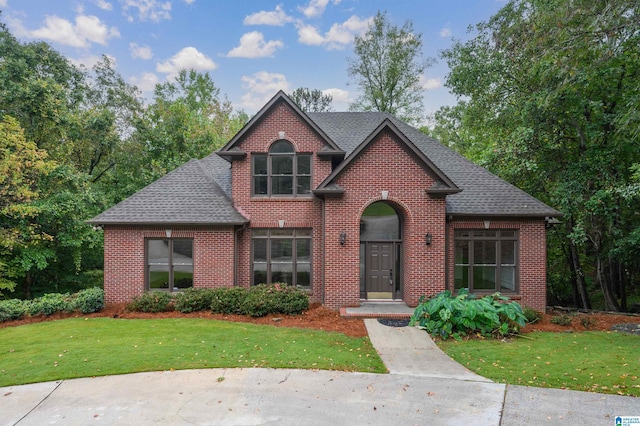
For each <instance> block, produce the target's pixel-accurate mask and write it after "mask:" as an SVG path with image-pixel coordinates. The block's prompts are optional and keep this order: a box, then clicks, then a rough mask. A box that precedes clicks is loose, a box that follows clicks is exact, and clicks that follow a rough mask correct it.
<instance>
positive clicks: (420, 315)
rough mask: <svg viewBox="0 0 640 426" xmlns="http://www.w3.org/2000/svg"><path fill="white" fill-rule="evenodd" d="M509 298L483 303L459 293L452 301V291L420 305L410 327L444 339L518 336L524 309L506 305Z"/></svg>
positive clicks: (462, 291) (423, 300) (496, 295)
mask: <svg viewBox="0 0 640 426" xmlns="http://www.w3.org/2000/svg"><path fill="white" fill-rule="evenodd" d="M508 300H509V299H508V298H507V297H504V296H501V295H500V293H494V294H492V295H490V296H485V297H483V298H481V299H477V298H475V297H474V296H473V295H470V294H469V290H468V289H460V290H459V291H458V295H457V296H456V297H453V296H452V294H451V292H450V291H449V290H446V291H443V292H441V293H439V294H437V295H436V296H434V297H432V298H430V299H426V298H425V297H424V296H422V297H421V298H420V302H419V304H418V306H417V307H416V309H415V311H414V313H413V315H412V316H411V321H410V325H415V324H416V323H417V324H418V326H419V327H420V328H422V329H425V330H427V332H428V333H429V334H433V335H439V336H441V337H442V338H443V339H447V338H448V337H449V336H453V337H454V338H456V339H458V338H460V336H461V335H466V334H470V333H476V334H479V335H481V336H485V337H490V336H499V337H502V336H506V335H509V334H513V333H517V332H518V331H519V327H521V326H524V325H525V322H526V318H525V316H524V313H523V312H522V307H521V306H520V305H519V304H518V303H516V302H507V301H508Z"/></svg>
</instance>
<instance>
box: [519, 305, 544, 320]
mask: <svg viewBox="0 0 640 426" xmlns="http://www.w3.org/2000/svg"><path fill="white" fill-rule="evenodd" d="M523 313H524V316H525V318H526V319H527V324H533V323H534V322H537V321H540V319H541V318H542V314H541V313H540V312H538V311H536V310H535V309H531V308H525V309H524V311H523Z"/></svg>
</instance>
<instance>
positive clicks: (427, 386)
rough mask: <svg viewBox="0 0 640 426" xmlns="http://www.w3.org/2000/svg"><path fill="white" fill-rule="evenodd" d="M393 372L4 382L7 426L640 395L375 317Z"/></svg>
mask: <svg viewBox="0 0 640 426" xmlns="http://www.w3.org/2000/svg"><path fill="white" fill-rule="evenodd" d="M365 324H366V325H367V329H368V330H369V336H370V338H371V341H372V343H373V344H374V346H375V347H376V349H377V350H378V352H379V353H380V355H381V357H382V358H383V360H384V361H385V364H386V365H387V367H388V368H389V371H390V374H366V373H346V372H333V371H309V370H276V369H210V370H187V371H166V372H153V373H138V374H129V375H122V376H107V377H98V378H86V379H74V380H64V381H57V382H48V383H38V384H32V385H22V386H12V387H5V388H0V425H15V424H17V425H38V426H40V425H45V424H61V425H87V424H105V425H106V424H108V425H120V424H121V425H131V424H136V425H148V424H163V425H167V424H168V425H187V424H198V425H264V424H274V425H275V424H278V425H326V424H334V425H343V424H349V425H361V424H363V425H364V424H369V425H386V426H388V425H424V424H433V425H447V424H450V425H461V424H462V425H465V424H466V425H522V424H550V425H551V424H553V425H555V424H567V425H572V426H573V425H607V424H611V425H615V420H614V418H615V417H616V416H638V417H640V399H639V398H633V397H621V396H615V395H603V394H596V393H587V392H574V391H563V390H558V389H539V388H527V387H521V386H507V385H504V384H499V383H493V382H491V381H489V380H487V379H485V378H484V377H480V376H477V375H476V374H474V373H472V372H470V371H468V370H467V369H466V368H464V367H462V366H461V365H460V364H457V363H455V362H454V361H452V360H451V359H450V358H449V357H447V356H446V355H445V354H444V353H443V352H442V351H440V350H439V349H438V348H437V346H436V345H435V344H434V343H433V342H432V341H431V339H430V338H429V337H428V335H427V334H426V333H424V332H423V331H420V330H417V329H415V328H407V327H403V328H394V327H386V326H384V325H381V324H380V323H378V322H377V321H376V320H366V321H365Z"/></svg>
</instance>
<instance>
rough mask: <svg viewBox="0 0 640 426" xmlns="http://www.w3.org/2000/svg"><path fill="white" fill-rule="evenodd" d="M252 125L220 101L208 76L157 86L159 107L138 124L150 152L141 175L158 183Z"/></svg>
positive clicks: (188, 74)
mask: <svg viewBox="0 0 640 426" xmlns="http://www.w3.org/2000/svg"><path fill="white" fill-rule="evenodd" d="M247 121H248V117H247V115H246V114H245V113H244V112H243V111H235V110H234V109H233V106H232V105H231V102H229V100H228V99H226V98H224V99H222V100H221V99H220V90H219V89H218V88H217V87H216V86H215V84H214V82H213V80H211V77H210V76H209V74H206V73H198V72H196V71H195V70H189V71H187V70H181V71H180V73H179V74H178V76H177V77H176V80H175V81H170V82H169V81H168V82H166V83H163V84H158V85H156V88H155V92H154V102H153V103H152V104H151V105H150V106H149V107H148V108H147V110H146V111H145V114H144V116H143V117H142V119H141V120H140V121H139V122H138V125H137V131H136V135H135V137H136V138H137V140H138V141H139V143H141V145H142V146H144V148H145V149H144V152H143V153H142V155H143V157H144V163H145V164H142V165H141V167H142V170H145V173H146V172H148V175H147V178H149V179H151V180H153V179H156V178H158V177H160V176H162V175H163V174H165V173H166V172H168V171H170V170H172V169H174V168H176V167H178V166H179V165H181V164H183V163H184V162H186V161H188V160H189V159H191V158H202V157H204V156H206V155H209V154H211V153H212V152H213V151H215V150H216V149H217V148H220V147H222V146H223V145H224V144H225V143H226V142H227V141H228V140H229V139H230V138H231V137H232V136H233V135H234V134H235V133H237V132H238V131H239V130H240V129H241V128H242V126H243V125H244V124H245V123H246V122H247ZM147 183H148V182H147Z"/></svg>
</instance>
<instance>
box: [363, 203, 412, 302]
mask: <svg viewBox="0 0 640 426" xmlns="http://www.w3.org/2000/svg"><path fill="white" fill-rule="evenodd" d="M360 298H361V299H367V300H371V299H392V300H393V299H402V218H401V216H400V214H399V212H398V211H397V210H396V208H395V207H394V206H393V205H392V204H391V203H389V202H386V201H377V202H375V203H372V204H370V205H369V206H368V207H367V208H366V209H365V211H364V212H363V213H362V217H361V218H360Z"/></svg>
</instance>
